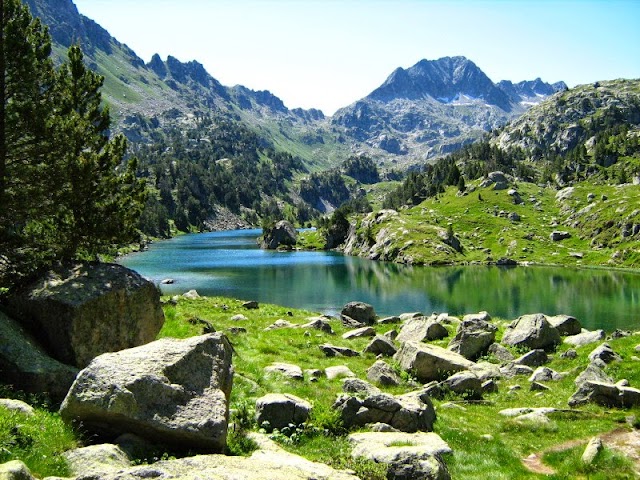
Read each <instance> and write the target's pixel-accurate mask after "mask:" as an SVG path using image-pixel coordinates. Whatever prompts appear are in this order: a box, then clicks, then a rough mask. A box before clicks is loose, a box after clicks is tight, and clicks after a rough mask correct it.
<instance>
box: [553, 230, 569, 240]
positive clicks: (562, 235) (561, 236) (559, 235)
mask: <svg viewBox="0 0 640 480" xmlns="http://www.w3.org/2000/svg"><path fill="white" fill-rule="evenodd" d="M549 238H550V239H551V241H552V242H560V241H562V240H566V239H567V238H571V234H570V233H569V232H565V231H559V230H554V231H553V232H551V235H549Z"/></svg>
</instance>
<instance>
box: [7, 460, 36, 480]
mask: <svg viewBox="0 0 640 480" xmlns="http://www.w3.org/2000/svg"><path fill="white" fill-rule="evenodd" d="M0 480H35V477H34V476H33V475H32V474H31V472H30V471H29V468H28V467H27V466H26V465H25V464H24V463H22V462H21V461H20V460H11V461H10V462H7V463H3V464H0Z"/></svg>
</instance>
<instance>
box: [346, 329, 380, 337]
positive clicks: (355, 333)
mask: <svg viewBox="0 0 640 480" xmlns="http://www.w3.org/2000/svg"><path fill="white" fill-rule="evenodd" d="M375 334H376V331H375V330H374V329H373V328H371V327H362V328H356V329H355V330H351V331H350V332H346V333H345V334H343V335H342V338H344V339H345V340H349V339H350V338H362V337H374V336H375Z"/></svg>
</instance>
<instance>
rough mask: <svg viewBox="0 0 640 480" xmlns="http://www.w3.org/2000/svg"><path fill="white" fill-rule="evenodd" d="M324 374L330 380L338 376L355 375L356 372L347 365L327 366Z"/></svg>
mask: <svg viewBox="0 0 640 480" xmlns="http://www.w3.org/2000/svg"><path fill="white" fill-rule="evenodd" d="M324 374H325V375H326V376H327V378H328V379H329V380H334V379H336V378H345V377H355V374H354V373H353V372H352V371H351V370H349V367H347V366H345V365H336V366H334V367H327V368H325V370H324Z"/></svg>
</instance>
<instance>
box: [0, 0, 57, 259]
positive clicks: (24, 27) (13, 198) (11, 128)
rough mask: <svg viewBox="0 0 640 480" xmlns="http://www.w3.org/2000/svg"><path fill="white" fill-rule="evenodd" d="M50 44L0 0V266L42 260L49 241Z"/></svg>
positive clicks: (14, 0)
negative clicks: (33, 259) (36, 257)
mask: <svg viewBox="0 0 640 480" xmlns="http://www.w3.org/2000/svg"><path fill="white" fill-rule="evenodd" d="M50 53H51V41H50V38H49V34H48V31H47V29H46V28H45V27H44V26H43V25H42V24H41V22H40V20H38V19H35V20H34V19H32V18H31V15H30V13H29V10H28V8H27V7H26V6H24V5H23V4H22V3H21V2H20V0H0V95H1V97H2V98H1V99H0V261H1V262H2V263H3V264H5V266H4V270H6V269H7V267H6V264H10V265H14V266H15V265H17V264H20V263H28V262H30V261H31V257H32V256H33V255H35V256H39V257H43V256H46V254H47V249H46V248H43V247H44V246H45V245H46V244H47V242H48V240H49V238H50V235H49V233H50V228H51V225H50V223H48V221H47V220H48V214H49V213H50V211H51V208H52V207H53V201H52V198H51V196H50V194H49V193H50V191H51V190H50V186H51V185H50V183H49V182H50V178H51V177H50V176H49V173H50V166H51V162H52V161H53V159H52V158H51V157H50V155H49V152H50V147H51V137H50V133H51V131H50V123H49V120H50V118H51V115H50V113H51V111H52V108H53V95H52V94H53V85H54V80H55V78H54V69H53V63H52V61H51V59H50Z"/></svg>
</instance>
